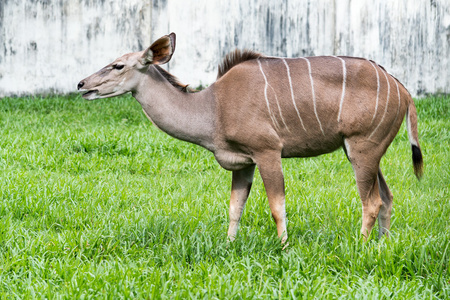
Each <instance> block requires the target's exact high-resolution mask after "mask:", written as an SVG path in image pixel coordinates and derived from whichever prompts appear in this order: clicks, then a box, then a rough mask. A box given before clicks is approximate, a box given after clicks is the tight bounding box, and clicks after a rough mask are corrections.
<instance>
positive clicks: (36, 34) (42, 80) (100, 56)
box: [0, 0, 151, 97]
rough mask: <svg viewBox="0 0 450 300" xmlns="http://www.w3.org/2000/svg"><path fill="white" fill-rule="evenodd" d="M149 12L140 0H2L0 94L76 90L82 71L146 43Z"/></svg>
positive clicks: (92, 68) (86, 71)
mask: <svg viewBox="0 0 450 300" xmlns="http://www.w3.org/2000/svg"><path fill="white" fill-rule="evenodd" d="M125 2H126V3H125ZM150 16H151V5H150V3H149V1H141V0H127V1H111V0H109V1H108V0H103V1H100V0H99V1H96V0H62V1H59V0H14V1H13V0H0V97H1V96H5V95H14V94H33V93H48V92H61V93H67V92H72V91H75V89H76V85H77V83H78V81H80V79H82V78H84V76H87V75H89V74H90V73H93V72H94V71H96V70H97V69H99V68H100V67H102V66H104V65H106V64H108V63H109V62H110V61H111V60H112V59H114V58H116V57H117V56H119V55H121V54H124V53H127V52H130V51H138V50H140V49H141V48H143V47H145V46H146V45H147V44H148V43H149V42H150V35H151V30H150V24H151V21H150Z"/></svg>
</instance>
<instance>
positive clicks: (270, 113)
mask: <svg viewBox="0 0 450 300" xmlns="http://www.w3.org/2000/svg"><path fill="white" fill-rule="evenodd" d="M256 60H257V61H258V65H259V69H260V70H261V74H262V75H263V77H264V81H265V83H266V84H265V86H264V97H265V99H266V105H267V109H268V110H269V116H270V118H271V119H272V123H273V124H274V125H275V127H276V128H278V127H279V125H278V122H277V120H276V119H275V117H274V115H273V113H272V110H271V109H270V104H269V98H268V97H267V87H268V85H269V82H268V81H267V77H266V74H264V71H263V69H262V65H261V62H260V61H259V58H257V59H256Z"/></svg>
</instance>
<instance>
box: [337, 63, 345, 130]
mask: <svg viewBox="0 0 450 300" xmlns="http://www.w3.org/2000/svg"><path fill="white" fill-rule="evenodd" d="M334 57H336V58H338V59H340V60H341V62H342V94H341V101H340V103H339V113H338V118H337V120H338V122H339V121H340V120H341V112H342V106H343V104H344V97H345V86H346V82H347V68H346V67H345V60H343V59H342V58H340V57H337V56H334Z"/></svg>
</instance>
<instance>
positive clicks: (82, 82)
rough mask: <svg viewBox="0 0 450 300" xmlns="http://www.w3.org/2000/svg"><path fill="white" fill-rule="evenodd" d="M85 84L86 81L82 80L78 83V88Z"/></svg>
mask: <svg viewBox="0 0 450 300" xmlns="http://www.w3.org/2000/svg"><path fill="white" fill-rule="evenodd" d="M83 86H84V81H80V83H78V89H81V88H82V87H83Z"/></svg>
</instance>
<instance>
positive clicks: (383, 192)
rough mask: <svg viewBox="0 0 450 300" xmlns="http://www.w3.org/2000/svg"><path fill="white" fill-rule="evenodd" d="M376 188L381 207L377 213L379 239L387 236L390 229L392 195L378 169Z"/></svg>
mask: <svg viewBox="0 0 450 300" xmlns="http://www.w3.org/2000/svg"><path fill="white" fill-rule="evenodd" d="M378 188H379V190H380V196H381V200H382V201H383V205H382V206H381V209H380V212H379V213H378V228H379V229H378V237H379V238H381V237H382V236H383V235H384V234H386V236H389V229H390V227H391V211H392V199H393V196H392V193H391V191H390V190H389V187H388V186H387V184H386V181H385V180H384V177H383V174H382V173H381V169H378Z"/></svg>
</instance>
